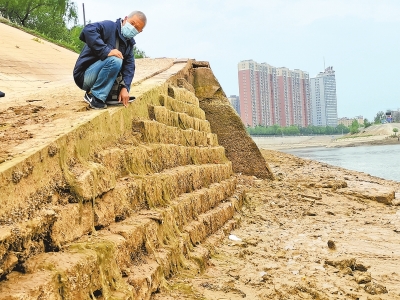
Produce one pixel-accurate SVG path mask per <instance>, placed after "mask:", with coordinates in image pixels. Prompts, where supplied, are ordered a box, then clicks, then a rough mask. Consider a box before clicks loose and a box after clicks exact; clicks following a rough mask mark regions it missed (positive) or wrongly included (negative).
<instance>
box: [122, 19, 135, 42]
mask: <svg viewBox="0 0 400 300" xmlns="http://www.w3.org/2000/svg"><path fill="white" fill-rule="evenodd" d="M121 33H122V35H123V36H124V37H125V38H127V39H131V38H133V37H135V36H136V35H137V34H139V31H138V30H137V29H136V28H135V26H132V24H131V23H129V22H128V20H126V21H125V25H124V26H122V27H121Z"/></svg>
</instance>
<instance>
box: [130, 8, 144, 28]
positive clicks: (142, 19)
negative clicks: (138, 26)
mask: <svg viewBox="0 0 400 300" xmlns="http://www.w3.org/2000/svg"><path fill="white" fill-rule="evenodd" d="M134 16H136V17H137V18H138V19H139V20H141V21H142V22H143V24H144V26H146V24H147V18H146V15H145V14H144V13H142V12H141V11H138V10H135V11H133V12H131V13H130V14H129V15H128V19H130V18H132V17H134ZM144 26H143V27H144Z"/></svg>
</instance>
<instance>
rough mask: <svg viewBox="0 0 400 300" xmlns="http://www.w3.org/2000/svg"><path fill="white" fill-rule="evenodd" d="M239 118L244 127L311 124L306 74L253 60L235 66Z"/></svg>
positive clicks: (308, 86) (307, 76) (308, 83)
mask: <svg viewBox="0 0 400 300" xmlns="http://www.w3.org/2000/svg"><path fill="white" fill-rule="evenodd" d="M238 79H239V98H240V117H241V119H242V121H243V123H244V124H245V125H248V126H252V127H254V126H257V125H262V126H271V125H274V124H278V125H280V126H290V125H298V126H302V127H305V126H308V125H309V124H311V122H312V118H311V102H310V81H309V75H308V73H307V72H304V71H301V70H289V69H287V68H276V67H273V66H271V65H269V64H267V63H261V64H259V63H257V62H255V61H253V60H245V61H241V62H240V63H239V64H238Z"/></svg>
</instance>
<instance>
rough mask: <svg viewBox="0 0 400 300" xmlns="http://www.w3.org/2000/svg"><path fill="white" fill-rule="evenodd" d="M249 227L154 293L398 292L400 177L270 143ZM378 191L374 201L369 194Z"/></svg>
mask: <svg viewBox="0 0 400 300" xmlns="http://www.w3.org/2000/svg"><path fill="white" fill-rule="evenodd" d="M262 151H263V155H264V156H265V158H266V160H267V161H268V162H269V164H270V167H271V168H272V170H273V172H274V174H275V176H276V180H274V181H267V180H258V179H256V180H255V182H254V185H253V186H252V187H249V188H248V192H247V197H246V199H247V200H246V203H245V205H244V207H243V211H242V212H241V213H240V214H238V215H237V217H238V218H239V219H240V220H241V226H240V228H238V229H235V230H234V231H233V232H231V233H230V234H231V235H230V236H229V235H228V236H227V237H226V238H224V239H223V240H222V242H221V244H220V245H216V246H215V247H211V250H212V256H211V259H210V260H209V263H208V267H207V269H206V270H205V271H204V272H203V273H201V274H194V273H193V272H191V271H183V272H182V273H180V274H179V275H178V276H176V277H174V278H173V279H171V280H170V281H169V282H168V283H167V284H166V287H165V288H163V289H162V290H161V291H160V293H158V294H155V295H154V297H153V299H156V300H160V299H221V300H222V299H232V300H233V299H400V250H399V249H400V247H399V246H400V206H397V205H396V204H397V202H400V201H399V199H398V197H399V194H397V198H395V199H394V200H393V201H392V202H393V203H392V204H385V203H379V202H377V201H376V200H379V201H383V202H385V201H388V202H390V198H393V192H394V191H396V192H400V183H398V182H393V181H387V180H383V179H380V178H377V177H372V176H369V175H368V174H364V173H359V172H354V171H349V170H346V169H342V168H339V167H333V166H329V165H326V164H323V163H319V162H316V161H310V160H304V159H300V158H297V157H294V156H292V155H289V154H284V153H281V152H277V151H272V150H262ZM371 199H375V200H371Z"/></svg>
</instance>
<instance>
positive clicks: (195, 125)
mask: <svg viewBox="0 0 400 300" xmlns="http://www.w3.org/2000/svg"><path fill="white" fill-rule="evenodd" d="M149 116H150V119H152V120H155V121H157V122H160V123H162V124H165V125H168V126H174V127H177V128H181V129H184V130H186V129H190V128H191V129H194V130H198V131H204V132H207V133H211V128H210V123H209V122H208V121H207V120H202V119H197V118H194V117H190V116H188V115H187V114H185V113H179V112H173V111H170V110H168V109H167V108H166V107H164V106H154V105H149Z"/></svg>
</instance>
